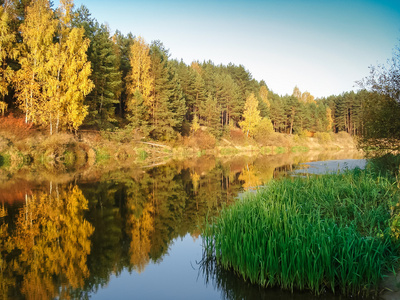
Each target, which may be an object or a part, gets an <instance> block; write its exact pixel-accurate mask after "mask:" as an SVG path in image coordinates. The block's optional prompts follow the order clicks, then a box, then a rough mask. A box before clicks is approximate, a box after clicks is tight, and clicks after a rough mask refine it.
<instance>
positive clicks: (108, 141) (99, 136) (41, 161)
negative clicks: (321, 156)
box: [0, 116, 356, 170]
mask: <svg viewBox="0 0 400 300" xmlns="http://www.w3.org/2000/svg"><path fill="white" fill-rule="evenodd" d="M7 118H8V119H7V120H6V121H4V120H3V123H6V124H3V123H2V125H3V126H1V128H0V167H7V168H11V169H18V168H20V167H21V166H23V165H36V166H45V167H46V168H51V169H59V170H77V169H85V168H88V167H90V166H93V165H101V164H118V165H122V166H123V165H131V164H142V165H149V166H151V165H157V164H160V163H164V162H165V161H166V160H168V159H171V158H173V159H187V158H190V157H200V156H203V155H213V156H233V155H242V154H246V155H257V154H266V155H273V154H283V153H297V152H307V151H310V150H316V151H323V150H327V149H330V150H332V149H335V150H340V149H356V143H355V141H354V140H353V139H352V137H351V136H350V135H348V134H346V133H339V134H333V133H329V134H328V133H321V134H316V136H315V137H305V136H303V137H301V136H297V135H284V134H278V133H272V134H269V136H268V138H267V139H264V141H263V143H257V142H256V141H255V140H253V139H252V138H248V137H246V136H245V135H244V134H243V133H242V132H241V131H240V130H231V131H230V133H227V134H226V135H224V136H223V137H221V138H220V139H218V140H217V139H215V138H214V137H213V136H212V135H210V134H208V133H206V132H203V131H201V130H199V131H198V132H196V133H195V134H192V135H191V136H188V137H180V138H178V139H177V140H174V141H169V142H160V141H151V140H144V139H142V138H141V137H139V136H136V135H135V134H134V133H133V132H132V131H129V130H119V131H114V132H109V131H94V130H92V131H84V130H82V131H80V132H78V133H77V134H76V135H74V134H70V133H59V134H54V135H51V136H49V135H48V134H47V132H46V133H45V132H41V131H38V130H35V129H34V128H32V127H31V126H28V125H26V124H24V122H23V120H21V119H17V118H13V117H12V116H11V117H10V116H9V117H7ZM7 122H8V123H7ZM6 125H7V126H6Z"/></svg>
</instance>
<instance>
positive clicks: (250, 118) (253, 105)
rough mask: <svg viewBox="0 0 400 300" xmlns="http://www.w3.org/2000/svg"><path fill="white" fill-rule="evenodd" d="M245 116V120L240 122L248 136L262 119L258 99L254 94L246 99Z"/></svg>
mask: <svg viewBox="0 0 400 300" xmlns="http://www.w3.org/2000/svg"><path fill="white" fill-rule="evenodd" d="M243 118H244V120H243V121H241V122H239V125H240V127H242V130H243V132H245V133H246V135H247V136H249V134H250V135H253V133H254V130H255V128H256V127H257V125H258V123H259V122H260V121H261V116H260V111H259V110H258V101H257V98H256V97H255V95H254V94H250V96H248V97H247V99H246V103H245V105H244V112H243Z"/></svg>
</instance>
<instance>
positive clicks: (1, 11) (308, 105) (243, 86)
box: [0, 0, 400, 147]
mask: <svg viewBox="0 0 400 300" xmlns="http://www.w3.org/2000/svg"><path fill="white" fill-rule="evenodd" d="M0 3H1V8H0V18H1V31H0V65H1V67H0V100H1V101H0V109H1V111H2V114H3V116H4V114H5V112H6V111H7V110H8V113H10V112H11V111H12V112H13V113H14V114H16V115H20V116H23V118H24V120H25V123H26V124H33V125H34V126H37V127H38V128H43V129H44V130H46V131H48V132H49V134H50V135H52V134H53V133H57V132H61V131H73V132H77V130H78V129H86V130H107V131H116V130H120V129H124V130H129V132H131V133H132V136H135V137H139V138H141V139H143V138H150V139H153V140H158V141H170V140H176V139H177V138H179V137H181V136H189V135H195V134H197V132H202V133H207V134H208V135H211V136H213V137H214V138H216V139H219V138H221V137H223V136H226V134H229V132H231V131H232V130H237V129H241V130H242V131H243V133H244V134H245V135H246V136H248V137H252V138H254V139H255V140H258V141H262V140H263V139H265V138H266V136H267V135H268V134H269V133H272V132H277V133H283V134H288V135H299V136H313V135H314V134H315V133H329V132H333V133H338V132H347V133H349V134H351V135H353V136H357V137H362V138H364V139H365V141H371V139H373V141H374V142H373V143H375V144H376V143H378V142H382V140H381V138H385V142H384V145H381V147H392V146H393V144H390V142H388V140H390V139H391V138H396V137H397V135H398V130H397V129H398V128H399V127H400V125H399V121H398V118H397V116H398V113H399V106H398V103H397V101H396V100H395V99H396V97H394V96H393V94H391V93H390V92H385V91H382V89H379V86H380V87H382V86H384V83H383V82H378V81H377V80H379V79H382V77H380V75H382V74H379V73H377V71H378V69H374V68H372V69H371V74H370V77H366V78H365V79H362V80H360V82H359V83H358V84H357V86H358V87H359V90H358V91H357V92H353V91H351V92H344V93H342V94H341V95H332V96H329V97H326V98H315V97H314V96H313V95H312V93H311V92H308V91H303V92H302V91H301V90H300V89H299V88H298V87H297V86H295V87H294V88H293V93H292V94H291V95H283V96H282V95H278V94H276V93H274V92H273V90H272V89H271V88H270V87H268V86H267V84H266V82H264V81H263V80H261V81H257V80H255V79H254V78H253V77H252V75H251V73H250V71H249V70H247V69H246V68H245V67H244V66H243V65H235V64H233V63H230V64H228V65H222V64H219V65H216V64H214V63H213V62H212V61H203V62H200V61H194V62H192V63H191V64H190V65H187V64H186V63H184V62H183V61H182V60H180V61H179V60H177V59H171V57H170V53H169V49H167V48H166V46H164V44H163V43H162V42H161V41H158V40H157V41H152V42H150V43H147V42H146V41H145V39H144V38H143V37H140V36H134V35H133V34H132V33H129V34H126V35H124V34H122V33H121V32H120V31H118V30H117V31H116V32H115V33H112V32H110V29H109V27H108V26H107V25H106V24H99V22H98V21H97V20H96V19H95V18H94V17H92V16H91V13H90V12H89V10H88V8H86V7H85V6H80V7H78V8H75V7H74V4H73V1H72V0H61V1H60V7H59V8H53V4H52V2H51V1H49V0H34V1H32V0H3V1H0ZM395 58H396V57H395ZM395 58H394V59H395ZM397 59H398V57H397ZM374 80H375V81H374ZM374 83H375V85H374ZM355 84H356V83H355ZM379 84H380V85H379ZM381 144H382V143H381Z"/></svg>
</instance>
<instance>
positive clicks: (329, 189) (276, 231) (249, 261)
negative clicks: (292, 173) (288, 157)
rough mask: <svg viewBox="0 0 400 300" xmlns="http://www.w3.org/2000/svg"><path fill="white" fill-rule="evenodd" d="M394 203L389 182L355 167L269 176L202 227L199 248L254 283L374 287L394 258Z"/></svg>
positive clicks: (346, 290) (318, 289)
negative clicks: (265, 183)
mask: <svg viewBox="0 0 400 300" xmlns="http://www.w3.org/2000/svg"><path fill="white" fill-rule="evenodd" d="M398 200H399V192H398V190H397V189H396V188H395V186H394V185H393V184H392V183H391V182H390V181H389V180H387V179H386V178H383V177H374V176H372V175H371V174H370V173H368V172H366V171H360V170H355V171H351V172H346V173H344V174H339V175H324V176H319V177H310V178H307V179H304V178H287V179H283V180H280V181H275V182H272V183H271V184H269V185H268V186H267V187H266V188H265V189H263V190H261V191H259V192H258V193H256V194H248V195H247V197H245V198H244V199H243V200H239V201H238V202H237V203H235V204H234V205H232V206H230V207H228V208H225V209H224V210H223V211H222V212H221V214H220V215H219V217H218V218H217V219H215V220H213V222H211V223H210V224H208V226H206V229H205V232H204V236H205V239H204V240H205V245H204V246H205V250H206V251H205V252H206V253H207V255H208V256H209V257H213V256H215V258H216V260H217V262H218V263H219V264H221V265H222V266H223V267H224V268H229V269H233V270H234V271H235V272H236V273H237V274H239V275H240V276H242V277H243V278H244V279H245V280H249V281H250V282H251V283H256V284H260V285H261V286H279V287H281V288H284V289H289V290H292V291H293V290H294V289H299V290H311V291H313V292H314V293H316V294H320V293H322V292H323V291H324V290H326V289H328V290H331V291H332V292H334V293H336V292H340V293H342V294H345V295H355V294H368V293H371V292H373V291H374V292H377V291H378V284H379V282H380V280H381V279H382V278H383V277H384V274H385V273H386V272H387V271H388V270H389V269H390V268H392V267H393V266H394V265H396V264H397V263H398V259H399V257H398V255H399V252H398V249H399V244H398V243H397V242H396V240H395V239H394V238H393V237H392V236H391V235H390V219H391V217H393V216H391V214H390V207H391V206H392V205H393V204H394V203H396V202H397V201H398Z"/></svg>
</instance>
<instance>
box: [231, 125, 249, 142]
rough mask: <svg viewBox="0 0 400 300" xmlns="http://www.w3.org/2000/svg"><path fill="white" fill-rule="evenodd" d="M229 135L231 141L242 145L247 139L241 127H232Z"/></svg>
mask: <svg viewBox="0 0 400 300" xmlns="http://www.w3.org/2000/svg"><path fill="white" fill-rule="evenodd" d="M229 135H230V139H231V141H232V142H233V143H234V144H236V145H241V144H243V143H244V142H245V141H246V136H245V135H244V133H243V131H242V130H241V129H239V128H231V129H230V132H229Z"/></svg>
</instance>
